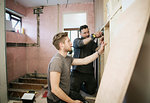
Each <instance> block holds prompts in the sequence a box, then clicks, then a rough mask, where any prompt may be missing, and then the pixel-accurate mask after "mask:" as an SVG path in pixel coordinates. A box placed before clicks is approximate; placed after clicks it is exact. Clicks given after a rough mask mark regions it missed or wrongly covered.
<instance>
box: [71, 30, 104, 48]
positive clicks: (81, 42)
mask: <svg viewBox="0 0 150 103" xmlns="http://www.w3.org/2000/svg"><path fill="white" fill-rule="evenodd" d="M101 35H102V32H101V31H100V32H96V33H95V34H94V37H92V36H89V37H88V38H85V39H83V40H80V39H76V40H75V41H74V46H75V47H82V46H84V45H86V44H88V43H89V42H90V41H91V40H93V39H94V38H99V37H101Z"/></svg>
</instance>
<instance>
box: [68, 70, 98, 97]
mask: <svg viewBox="0 0 150 103" xmlns="http://www.w3.org/2000/svg"><path fill="white" fill-rule="evenodd" d="M70 80H71V81H70V83H71V90H72V91H76V92H78V93H79V92H80V90H83V91H84V92H85V93H88V94H90V95H92V94H94V93H95V92H96V89H97V83H96V80H95V78H94V74H87V73H81V72H78V71H72V72H71V79H70Z"/></svg>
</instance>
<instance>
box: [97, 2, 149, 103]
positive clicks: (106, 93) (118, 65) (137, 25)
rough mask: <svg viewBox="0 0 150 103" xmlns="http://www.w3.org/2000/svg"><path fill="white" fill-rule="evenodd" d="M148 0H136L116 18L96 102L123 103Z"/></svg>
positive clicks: (147, 8) (147, 16) (142, 29)
mask: <svg viewBox="0 0 150 103" xmlns="http://www.w3.org/2000/svg"><path fill="white" fill-rule="evenodd" d="M149 16H150V0H144V1H143V0H135V2H134V3H133V4H132V5H131V6H130V7H129V8H128V9H126V11H124V12H123V13H122V14H121V15H120V16H119V17H118V21H117V23H118V25H117V26H116V32H115V33H116V34H117V36H116V37H115V38H114V39H113V41H112V45H111V48H110V52H109V55H108V58H107V62H106V65H105V69H104V73H103V77H102V81H101V84H100V87H99V90H98V94H97V97H96V103H122V102H123V99H124V96H125V93H126V90H127V87H128V84H129V81H130V79H131V75H132V73H133V70H134V67H135V63H136V60H137V57H138V54H139V51H140V48H141V45H142V42H143V38H144V34H145V30H146V27H147V23H148V20H149Z"/></svg>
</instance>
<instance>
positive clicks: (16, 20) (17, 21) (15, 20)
mask: <svg viewBox="0 0 150 103" xmlns="http://www.w3.org/2000/svg"><path fill="white" fill-rule="evenodd" d="M6 20H9V21H11V24H12V28H14V30H15V32H19V33H20V32H21V24H22V22H21V17H19V16H17V15H14V14H12V13H10V12H7V11H6Z"/></svg>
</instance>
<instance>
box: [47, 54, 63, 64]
mask: <svg viewBox="0 0 150 103" xmlns="http://www.w3.org/2000/svg"><path fill="white" fill-rule="evenodd" d="M56 61H58V62H61V61H62V58H61V56H60V55H59V54H56V55H55V56H53V57H52V59H51V61H50V63H52V62H56Z"/></svg>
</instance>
